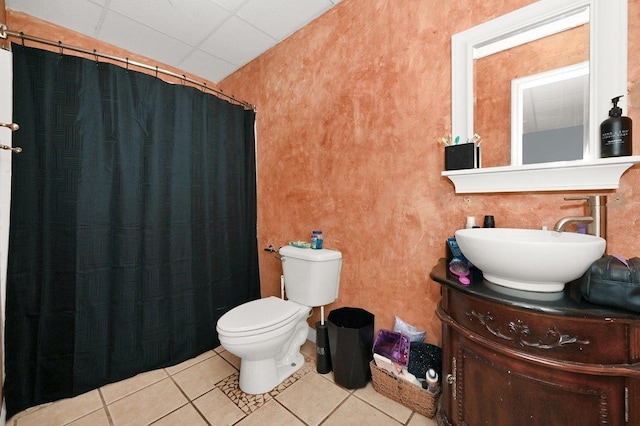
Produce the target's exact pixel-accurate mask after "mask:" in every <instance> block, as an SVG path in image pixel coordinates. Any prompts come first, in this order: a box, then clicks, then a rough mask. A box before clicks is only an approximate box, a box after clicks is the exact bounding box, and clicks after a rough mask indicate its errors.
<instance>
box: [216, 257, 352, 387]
mask: <svg viewBox="0 0 640 426" xmlns="http://www.w3.org/2000/svg"><path fill="white" fill-rule="evenodd" d="M279 252H280V256H281V258H282V272H283V275H284V288H285V294H286V297H287V299H288V300H283V299H280V298H278V297H273V296H271V297H266V298H263V299H258V300H253V301H251V302H247V303H244V304H242V305H240V306H237V307H235V308H233V309H231V310H230V311H229V312H227V313H226V314H224V315H223V316H222V317H221V318H220V319H219V320H218V324H217V326H216V330H217V331H218V337H219V339H220V344H221V345H222V346H223V347H224V348H225V349H226V350H227V351H229V352H231V353H232V354H234V355H236V356H237V357H239V358H240V359H241V364H240V389H241V390H242V391H243V392H245V393H249V394H259V393H265V392H269V391H270V390H272V389H273V388H275V387H276V386H277V385H279V384H280V383H282V382H283V381H284V380H285V379H286V378H287V377H289V376H290V375H292V374H293V373H295V372H296V371H298V370H299V369H300V367H302V366H303V365H304V357H303V356H302V354H301V353H300V346H302V345H303V344H304V342H305V341H306V339H307V332H308V330H309V326H308V324H307V318H308V317H309V316H310V315H311V308H312V307H314V306H324V305H327V304H329V303H332V302H333V301H335V300H336V298H337V297H338V288H339V285H340V269H341V267H342V254H341V253H340V252H339V251H334V250H327V249H322V250H311V249H305V248H297V247H293V246H284V247H282V248H280V250H279Z"/></svg>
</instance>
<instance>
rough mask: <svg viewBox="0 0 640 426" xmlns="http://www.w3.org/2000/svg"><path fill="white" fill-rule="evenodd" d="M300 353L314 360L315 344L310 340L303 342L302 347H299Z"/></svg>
mask: <svg viewBox="0 0 640 426" xmlns="http://www.w3.org/2000/svg"><path fill="white" fill-rule="evenodd" d="M300 352H302V353H303V354H304V355H307V356H308V357H311V358H313V359H316V344H315V343H314V342H312V341H311V340H307V341H305V342H304V345H302V346H301V347H300Z"/></svg>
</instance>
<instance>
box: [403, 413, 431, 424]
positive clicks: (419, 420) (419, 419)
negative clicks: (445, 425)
mask: <svg viewBox="0 0 640 426" xmlns="http://www.w3.org/2000/svg"><path fill="white" fill-rule="evenodd" d="M437 425H438V422H437V420H436V418H435V417H434V418H432V419H430V418H428V417H425V416H423V415H421V414H418V413H413V417H411V420H410V421H409V423H407V426H437Z"/></svg>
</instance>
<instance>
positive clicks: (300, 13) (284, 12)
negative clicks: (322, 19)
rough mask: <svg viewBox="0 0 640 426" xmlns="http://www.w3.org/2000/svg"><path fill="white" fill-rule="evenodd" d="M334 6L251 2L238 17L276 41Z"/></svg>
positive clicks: (309, 1) (321, 1) (313, 1)
mask: <svg viewBox="0 0 640 426" xmlns="http://www.w3.org/2000/svg"><path fill="white" fill-rule="evenodd" d="M331 6H333V3H331V1H330V0H304V1H300V0H269V1H265V0H249V1H248V2H247V3H246V4H245V5H244V6H243V7H242V8H241V9H240V10H239V11H238V16H239V17H241V18H243V19H244V20H246V21H247V22H249V23H251V24H252V25H255V26H256V27H257V28H260V29H261V30H262V31H264V32H266V33H267V34H269V35H271V36H273V37H274V38H276V39H282V38H284V37H285V36H287V35H289V34H291V33H293V32H294V31H295V30H296V29H297V28H298V27H299V25H298V24H297V23H299V22H307V21H311V20H312V19H314V18H316V17H317V16H319V15H320V14H321V13H322V12H324V11H326V10H328V9H329V8H331Z"/></svg>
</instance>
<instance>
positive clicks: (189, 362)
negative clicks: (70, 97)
mask: <svg viewBox="0 0 640 426" xmlns="http://www.w3.org/2000/svg"><path fill="white" fill-rule="evenodd" d="M215 354H216V353H215V352H214V351H206V352H204V353H201V354H200V355H198V356H197V357H194V358H191V359H188V360H186V361H184V362H181V363H180V364H176V365H174V366H171V367H167V368H165V370H166V371H167V373H169V374H170V375H174V374H176V373H177V372H178V371H182V370H184V369H186V368H189V367H191V366H192V365H195V364H197V363H199V362H202V361H204V360H205V359H207V358H211V357H212V356H215Z"/></svg>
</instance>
